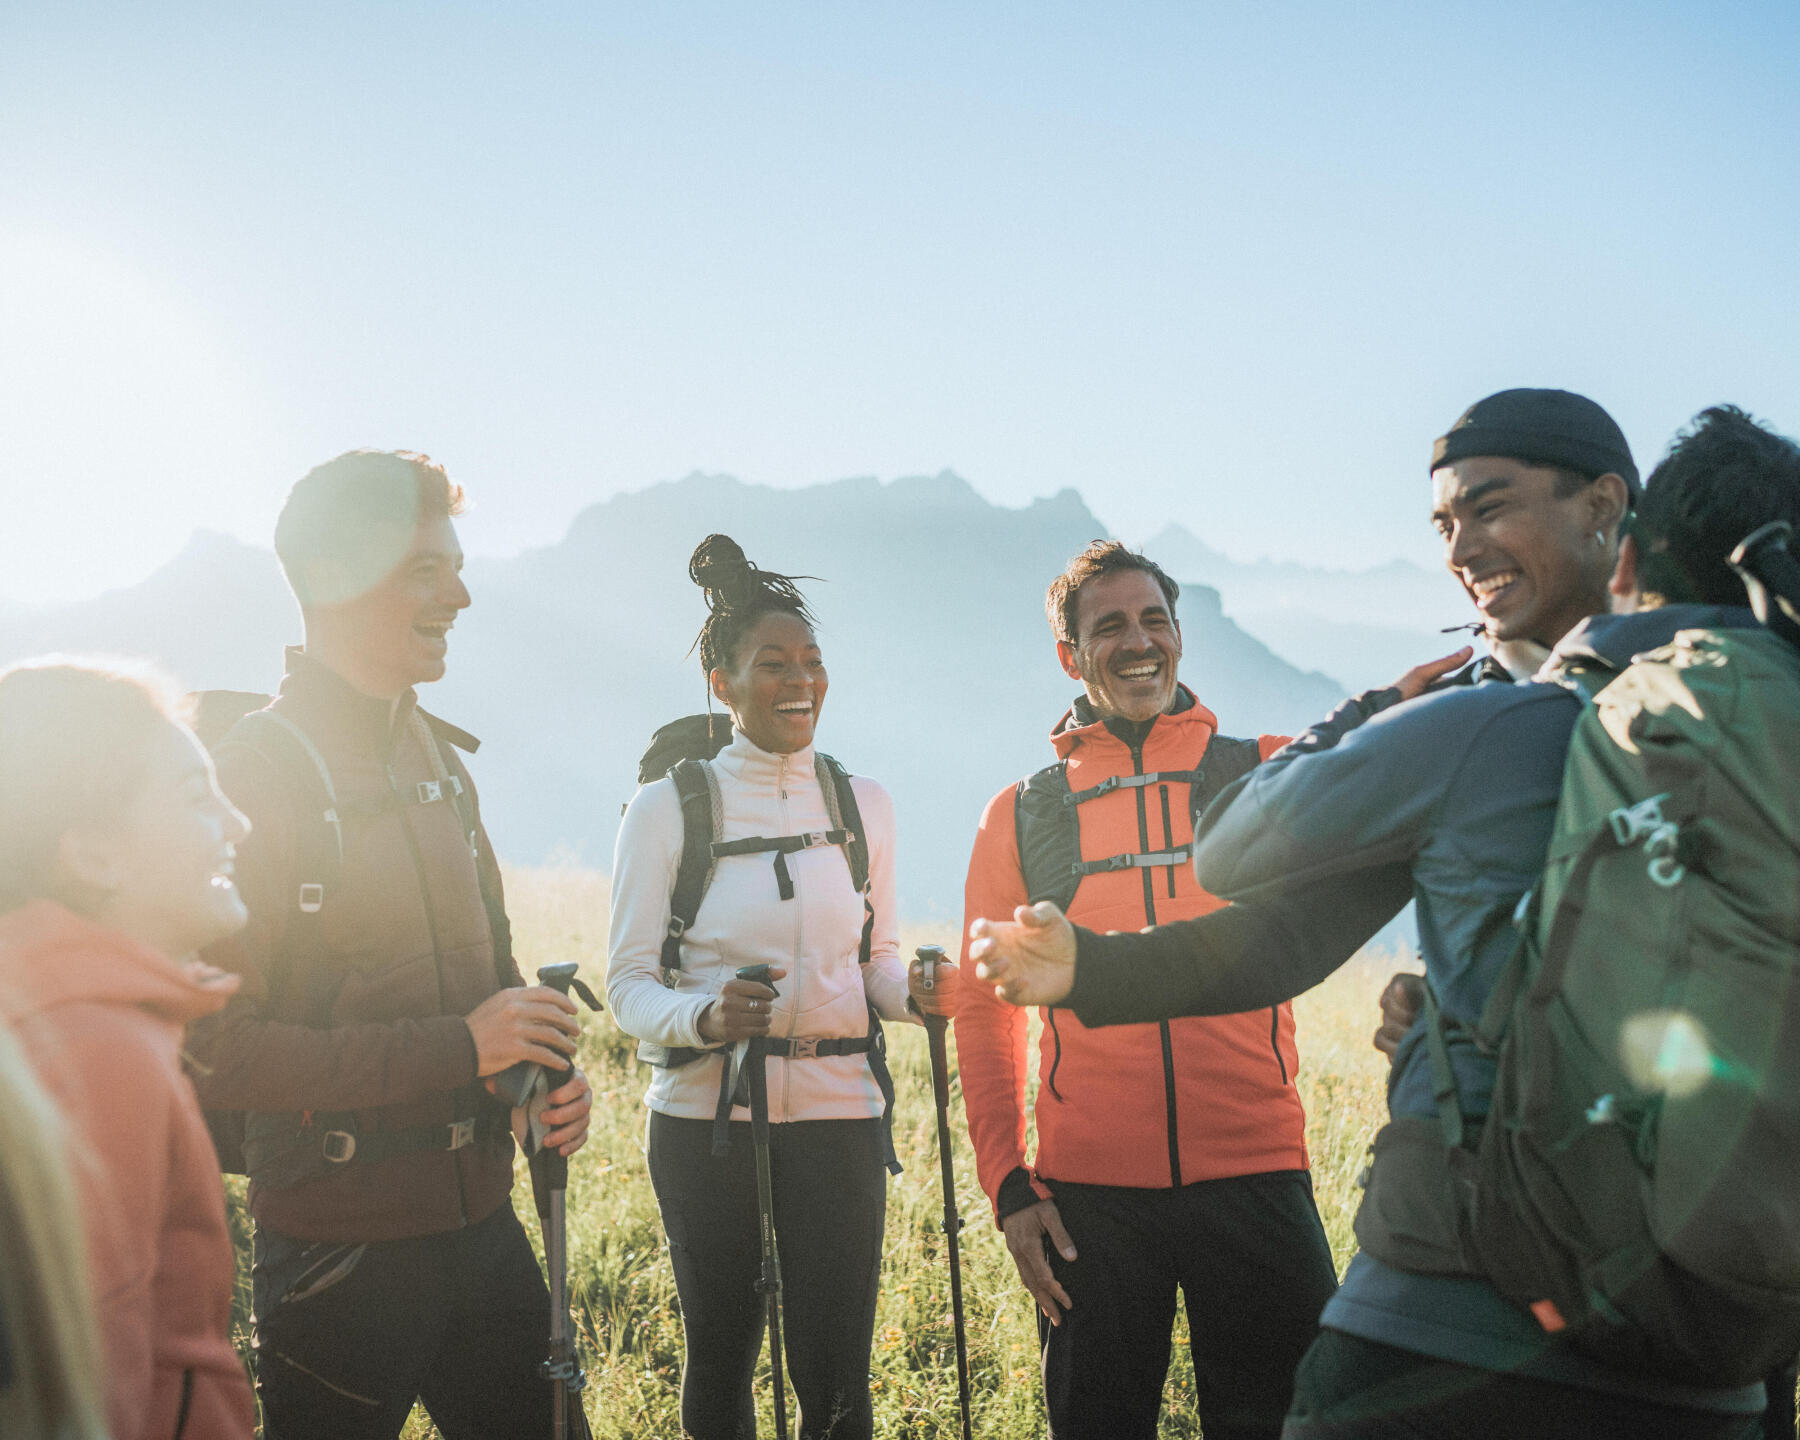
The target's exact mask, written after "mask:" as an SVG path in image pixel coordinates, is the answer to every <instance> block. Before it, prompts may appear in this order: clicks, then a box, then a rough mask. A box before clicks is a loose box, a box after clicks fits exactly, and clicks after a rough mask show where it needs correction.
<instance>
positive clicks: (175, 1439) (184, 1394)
mask: <svg viewBox="0 0 1800 1440" xmlns="http://www.w3.org/2000/svg"><path fill="white" fill-rule="evenodd" d="M193 1408H194V1371H193V1368H192V1367H191V1366H190V1367H189V1368H188V1369H186V1370H183V1371H182V1372H181V1404H180V1405H179V1406H178V1407H177V1408H176V1411H175V1433H174V1435H173V1436H171V1437H170V1440H181V1437H182V1436H183V1435H185V1434H186V1433H187V1422H188V1412H189V1411H190V1410H192V1409H193Z"/></svg>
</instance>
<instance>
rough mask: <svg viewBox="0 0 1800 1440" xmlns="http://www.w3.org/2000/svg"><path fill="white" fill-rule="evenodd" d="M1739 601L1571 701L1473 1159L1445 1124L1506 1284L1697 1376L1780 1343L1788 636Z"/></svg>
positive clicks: (1790, 1207) (1791, 996)
mask: <svg viewBox="0 0 1800 1440" xmlns="http://www.w3.org/2000/svg"><path fill="white" fill-rule="evenodd" d="M1783 528H1785V527H1783ZM1759 537H1761V540H1762V541H1763V542H1764V544H1765V545H1767V544H1770V543H1772V544H1773V546H1774V548H1775V551H1776V553H1775V554H1773V555H1768V554H1766V553H1765V555H1764V557H1763V558H1764V560H1765V562H1766V566H1767V569H1766V572H1765V573H1768V574H1770V576H1771V578H1772V579H1775V581H1776V583H1777V584H1779V585H1780V587H1781V589H1783V590H1787V591H1789V592H1790V593H1791V595H1792V597H1793V599H1794V600H1795V601H1800V567H1796V566H1794V564H1793V562H1792V561H1791V560H1789V559H1788V557H1787V556H1786V554H1785V551H1782V550H1781V549H1780V548H1779V547H1780V541H1781V539H1782V538H1783V537H1782V536H1781V535H1780V534H1779V533H1777V534H1775V535H1774V536H1773V537H1770V536H1768V535H1765V534H1764V532H1761V531H1759V532H1758V535H1757V536H1753V537H1752V538H1751V540H1750V541H1747V542H1746V546H1752V545H1754V544H1756V543H1757V542H1758V539H1759ZM1742 554H1743V548H1742V547H1741V548H1740V552H1739V555H1740V556H1741V555H1742ZM1737 558H1739V557H1734V560H1736V559H1737ZM1746 579H1747V580H1752V581H1753V577H1752V576H1750V575H1746ZM1760 588H1761V587H1760V586H1759V585H1757V584H1756V583H1752V584H1751V589H1752V593H1753V597H1754V598H1757V600H1758V606H1757V608H1758V613H1759V615H1761V616H1762V617H1763V618H1764V620H1765V622H1766V623H1767V624H1768V626H1769V628H1766V629H1762V630H1754V629H1750V630H1721V631H1705V630H1694V631H1686V632H1684V633H1682V634H1681V635H1679V636H1678V637H1677V638H1676V640H1675V642H1674V643H1673V644H1671V645H1669V646H1666V647H1664V648H1662V649H1659V650H1655V651H1652V652H1650V653H1648V654H1645V655H1640V656H1637V657H1635V658H1634V660H1633V662H1632V664H1631V665H1630V667H1629V668H1627V669H1626V670H1625V671H1624V672H1623V673H1621V674H1620V675H1619V676H1618V677H1617V678H1616V679H1614V680H1612V681H1611V683H1609V684H1607V685H1605V687H1604V688H1602V689H1600V690H1599V692H1598V693H1597V694H1595V695H1594V696H1592V697H1591V698H1592V704H1591V705H1590V706H1588V707H1586V708H1585V710H1584V713H1583V715H1582V717H1581V719H1580V721H1579V722H1578V724H1577V725H1576V727H1575V732H1574V737H1573V740H1572V743H1571V745H1570V749H1569V757H1568V763H1567V768H1566V770H1565V772H1564V780H1563V790H1562V799H1561V802H1560V804H1559V805H1558V808H1557V816H1556V824H1555V830H1554V836H1553V839H1552V841H1551V846H1550V852H1549V857H1548V861H1547V863H1546V868H1545V871H1544V875H1543V878H1542V880H1541V882H1540V884H1539V886H1538V888H1537V889H1536V890H1535V891H1534V892H1533V894H1532V895H1530V896H1528V897H1527V900H1526V902H1525V904H1524V905H1523V906H1522V907H1521V908H1522V911H1523V916H1522V931H1523V935H1522V943H1521V945H1520V948H1519V950H1518V952H1517V954H1516V956H1515V958H1514V960H1513V961H1512V963H1511V964H1510V966H1509V967H1508V970H1507V971H1506V973H1505V974H1504V976H1503V977H1502V980H1501V982H1500V984H1499V986H1498V987H1497V988H1496V990H1495V993H1494V995H1493V997H1492V999H1491V1001H1490V1003H1489V1005H1488V1008H1487V1011H1486V1013H1485V1014H1484V1016H1483V1018H1482V1023H1481V1037H1482V1040H1483V1042H1484V1043H1485V1044H1487V1045H1489V1046H1490V1047H1495V1048H1497V1049H1498V1052H1499V1057H1500V1065H1499V1073H1498V1077H1497V1079H1496V1082H1495V1088H1494V1095H1493V1106H1492V1110H1491V1112H1490V1113H1489V1115H1488V1118H1487V1121H1486V1123H1485V1124H1484V1125H1483V1127H1482V1133H1481V1136H1480V1139H1479V1141H1478V1142H1476V1143H1475V1144H1474V1146H1473V1148H1469V1147H1467V1146H1463V1145H1461V1144H1460V1143H1457V1142H1460V1135H1449V1134H1447V1135H1446V1137H1445V1138H1446V1139H1447V1140H1450V1141H1452V1143H1453V1149H1452V1150H1451V1152H1450V1155H1451V1172H1452V1175H1453V1176H1454V1177H1455V1178H1456V1180H1457V1182H1458V1183H1457V1184H1456V1185H1455V1187H1454V1188H1455V1190H1456V1191H1457V1192H1458V1194H1459V1198H1460V1203H1461V1204H1462V1205H1463V1207H1465V1208H1464V1210H1463V1214H1462V1226H1463V1235H1464V1239H1465V1244H1466V1246H1467V1249H1468V1251H1469V1253H1470V1258H1471V1259H1473V1260H1474V1261H1475V1262H1476V1264H1477V1266H1478V1268H1479V1269H1480V1270H1481V1271H1482V1272H1483V1273H1484V1274H1486V1275H1487V1276H1488V1277H1489V1278H1490V1279H1491V1280H1492V1281H1493V1283H1494V1284H1495V1285H1496V1286H1498V1287H1499V1289H1500V1290H1501V1291H1502V1292H1503V1293H1505V1294H1506V1295H1508V1296H1509V1297H1510V1298H1512V1299H1513V1300H1515V1301H1517V1302H1518V1303H1520V1304H1523V1305H1526V1306H1528V1307H1530V1308H1531V1310H1532V1312H1533V1313H1534V1314H1535V1315H1536V1316H1537V1317H1538V1320H1539V1322H1540V1323H1541V1324H1543V1325H1544V1327H1545V1328H1546V1330H1550V1331H1559V1330H1565V1329H1566V1331H1567V1332H1568V1334H1569V1335H1570V1336H1571V1338H1572V1339H1574V1341H1575V1342H1576V1343H1577V1344H1579V1345H1580V1346H1582V1347H1583V1348H1584V1349H1586V1350H1587V1351H1588V1352H1590V1353H1591V1354H1594V1355H1595V1356H1597V1357H1598V1358H1600V1359H1602V1360H1605V1361H1609V1362H1611V1363H1614V1364H1619V1365H1625V1366H1629V1367H1633V1368H1637V1369H1642V1370H1653V1371H1654V1372H1655V1373H1657V1374H1658V1375H1661V1376H1663V1377H1665V1378H1667V1379H1670V1380H1677V1381H1684V1382H1687V1383H1693V1384H1700V1385H1714V1386H1725V1385H1741V1384H1749V1383H1751V1382H1753V1381H1756V1380H1758V1379H1760V1378H1762V1377H1763V1376H1764V1375H1766V1374H1768V1373H1769V1372H1770V1371H1772V1370H1774V1369H1775V1368H1777V1367H1778V1366H1780V1365H1781V1364H1783V1363H1785V1362H1786V1361H1788V1360H1790V1359H1792V1357H1793V1355H1794V1352H1795V1351H1796V1350H1797V1349H1800V625H1796V624H1795V623H1794V619H1795V613H1794V612H1793V611H1792V610H1791V609H1790V610H1788V611H1787V613H1785V614H1784V613H1783V611H1782V609H1781V607H1780V605H1779V601H1778V599H1777V600H1776V601H1773V602H1772V601H1771V600H1770V598H1769V597H1768V595H1767V594H1766V592H1763V593H1759V591H1760ZM1577 681H1579V677H1577ZM1430 1008H1431V1009H1433V1010H1435V1006H1432V1007H1430ZM1433 1018H1434V1019H1435V1018H1436V1017H1435V1016H1434V1017H1433ZM1429 1038H1430V1039H1431V1040H1432V1041H1433V1042H1434V1043H1433V1046H1432V1048H1433V1050H1434V1052H1435V1053H1434V1061H1438V1062H1442V1063H1443V1064H1444V1068H1445V1070H1447V1058H1446V1057H1445V1056H1444V1055H1443V1047H1442V1044H1441V1040H1442V1035H1441V1030H1439V1029H1438V1028H1437V1027H1436V1026H1434V1027H1433V1033H1432V1034H1431V1036H1430V1037H1429ZM1438 1088H1439V1089H1440V1091H1442V1090H1443V1089H1444V1088H1445V1086H1444V1085H1443V1084H1442V1083H1440V1084H1439V1087H1438ZM1450 1089H1451V1092H1452V1093H1451V1098H1450V1102H1449V1105H1448V1106H1447V1107H1446V1110H1445V1114H1444V1120H1443V1123H1444V1124H1445V1126H1446V1127H1451V1128H1454V1129H1458V1130H1459V1129H1460V1118H1458V1117H1455V1115H1454V1111H1455V1102H1454V1084H1453V1082H1452V1084H1451V1086H1450Z"/></svg>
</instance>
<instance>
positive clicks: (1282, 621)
mask: <svg viewBox="0 0 1800 1440" xmlns="http://www.w3.org/2000/svg"><path fill="white" fill-rule="evenodd" d="M1144 553H1145V554H1146V555H1149V556H1150V557H1151V558H1152V559H1154V560H1155V561H1156V562H1157V563H1158V564H1159V565H1162V566H1163V567H1164V568H1166V569H1168V570H1169V571H1170V573H1171V574H1174V575H1178V576H1181V577H1183V578H1184V579H1185V578H1187V577H1189V576H1191V577H1192V578H1193V579H1195V580H1198V581H1200V582H1201V583H1203V584H1206V585H1210V586H1212V587H1213V588H1214V589H1216V590H1217V591H1218V592H1219V594H1220V595H1221V596H1222V597H1223V600H1224V605H1225V610H1226V613H1228V614H1229V615H1230V616H1231V617H1232V619H1233V620H1235V621H1236V622H1237V623H1238V624H1239V625H1241V626H1242V627H1243V628H1244V629H1245V630H1247V631H1248V632H1249V633H1250V634H1252V635H1254V636H1255V637H1256V638H1257V639H1258V640H1261V641H1263V642H1264V643H1265V644H1267V645H1268V646H1269V647H1270V648H1271V649H1272V650H1274V652H1275V653H1276V654H1277V655H1280V656H1281V657H1282V658H1283V659H1285V660H1289V661H1292V662H1293V663H1294V664H1296V665H1298V666H1300V667H1302V668H1303V669H1307V670H1317V671H1320V672H1322V673H1324V674H1326V675H1329V676H1331V677H1332V678H1333V679H1334V680H1336V681H1337V682H1338V683H1339V684H1341V685H1342V686H1344V688H1345V689H1347V690H1349V691H1352V692H1355V691H1360V690H1367V689H1370V688H1371V687H1373V686H1376V685H1385V684H1387V683H1389V682H1390V681H1392V680H1393V679H1394V678H1395V677H1396V676H1398V675H1399V674H1400V673H1401V672H1403V671H1405V670H1407V669H1409V668H1410V667H1411V666H1414V665H1417V664H1418V663H1419V662H1420V661H1422V660H1428V659H1431V658H1433V657H1435V656H1438V655H1443V654H1447V653H1448V652H1449V651H1451V650H1454V649H1456V648H1457V646H1459V645H1461V644H1462V643H1463V642H1464V641H1466V640H1467V639H1468V638H1469V637H1468V636H1466V635H1445V634H1443V633H1442V628H1443V627H1444V626H1446V625H1460V624H1462V623H1464V622H1465V621H1468V620H1471V619H1473V618H1474V612H1473V611H1472V610H1471V609H1470V607H1469V604H1468V601H1467V600H1466V599H1465V598H1464V597H1463V596H1462V594H1461V593H1460V591H1459V590H1458V587H1457V585H1456V582H1455V581H1454V580H1453V579H1452V578H1451V577H1450V576H1449V575H1447V574H1445V573H1443V572H1442V571H1426V570H1421V569H1420V568H1419V567H1418V566H1417V565H1412V564H1409V563H1407V562H1406V561H1404V560H1390V561H1388V562H1387V563H1385V564H1382V565H1376V566H1373V567H1371V568H1370V569H1367V570H1327V569H1320V568H1315V567H1313V566H1310V565H1296V564H1292V563H1287V562H1281V561H1274V560H1258V561H1256V562H1254V563H1252V564H1244V563H1242V562H1240V561H1236V560H1232V559H1230V558H1229V557H1228V556H1225V555H1221V554H1220V553H1219V552H1218V551H1216V550H1214V549H1212V548H1211V547H1210V546H1208V545H1207V544H1206V543H1205V542H1204V541H1202V540H1200V539H1198V538H1197V537H1196V536H1195V535H1194V534H1193V533H1192V532H1191V531H1189V530H1187V529H1185V528H1183V527H1182V526H1180V525H1170V526H1168V527H1167V528H1166V529H1164V530H1163V531H1162V532H1161V533H1159V534H1158V535H1157V536H1156V537H1155V538H1154V539H1152V540H1151V541H1150V542H1149V544H1147V545H1146V546H1145V547H1144Z"/></svg>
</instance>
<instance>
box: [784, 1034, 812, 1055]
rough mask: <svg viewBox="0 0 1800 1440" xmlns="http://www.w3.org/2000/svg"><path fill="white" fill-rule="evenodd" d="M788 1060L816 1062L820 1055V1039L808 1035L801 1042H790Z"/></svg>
mask: <svg viewBox="0 0 1800 1440" xmlns="http://www.w3.org/2000/svg"><path fill="white" fill-rule="evenodd" d="M788 1046H789V1049H788V1059H790V1060H815V1059H817V1058H818V1054H819V1037H818V1036H817V1035H807V1036H805V1037H803V1038H802V1039H799V1040H790V1041H788Z"/></svg>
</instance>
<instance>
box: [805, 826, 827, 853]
mask: <svg viewBox="0 0 1800 1440" xmlns="http://www.w3.org/2000/svg"><path fill="white" fill-rule="evenodd" d="M825 834H826V832H825V831H823V830H808V831H807V832H806V833H805V834H804V835H802V836H801V837H800V838H801V839H802V840H804V841H805V842H806V848H807V849H808V850H815V849H817V848H818V847H819V846H821V845H829V844H830V843H831V841H829V840H828V839H826V838H825Z"/></svg>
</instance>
